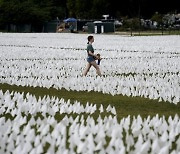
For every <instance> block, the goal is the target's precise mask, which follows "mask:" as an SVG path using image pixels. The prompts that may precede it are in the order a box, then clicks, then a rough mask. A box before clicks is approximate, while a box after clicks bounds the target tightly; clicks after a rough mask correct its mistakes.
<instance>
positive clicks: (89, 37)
mask: <svg viewBox="0 0 180 154" xmlns="http://www.w3.org/2000/svg"><path fill="white" fill-rule="evenodd" d="M92 38H93V36H92V35H89V36H88V38H87V39H88V43H87V44H89V41H90V40H91V39H92Z"/></svg>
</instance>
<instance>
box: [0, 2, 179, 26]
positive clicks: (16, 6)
mask: <svg viewBox="0 0 180 154" xmlns="http://www.w3.org/2000/svg"><path fill="white" fill-rule="evenodd" d="M179 9H180V8H179V5H178V0H171V1H169V0H168V1H163V0H119V1H115V0H0V25H2V24H21V23H26V24H42V23H43V22H45V21H50V20H54V19H56V18H57V17H58V18H59V19H65V18H67V17H75V18H81V19H99V18H102V15H103V14H109V15H110V16H111V17H112V18H117V19H118V18H121V17H122V16H127V17H129V18H133V17H141V18H150V17H151V16H152V15H153V14H154V13H155V12H159V13H167V12H170V11H180V10H179Z"/></svg>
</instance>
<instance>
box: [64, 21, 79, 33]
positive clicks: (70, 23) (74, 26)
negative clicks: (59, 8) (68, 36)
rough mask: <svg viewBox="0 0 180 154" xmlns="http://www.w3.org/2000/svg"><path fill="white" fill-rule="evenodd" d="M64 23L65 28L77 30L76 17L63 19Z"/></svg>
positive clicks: (72, 31) (71, 30)
mask: <svg viewBox="0 0 180 154" xmlns="http://www.w3.org/2000/svg"><path fill="white" fill-rule="evenodd" d="M63 21H64V23H65V24H66V26H65V28H66V27H67V28H69V31H70V32H71V33H74V32H77V19H75V18H67V19H65V20H63Z"/></svg>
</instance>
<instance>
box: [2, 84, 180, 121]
mask: <svg viewBox="0 0 180 154" xmlns="http://www.w3.org/2000/svg"><path fill="white" fill-rule="evenodd" d="M0 89H1V90H2V91H3V92H5V91H7V90H9V91H10V92H11V91H17V92H24V93H25V94H26V93H28V92H29V93H30V94H33V95H35V96H36V97H37V98H38V97H43V96H45V95H49V96H55V97H59V98H64V99H65V100H66V101H67V100H68V99H70V100H71V102H74V101H75V100H77V101H79V102H81V103H82V104H86V103H87V102H89V103H95V104H97V105H98V106H100V104H103V106H104V107H107V106H108V105H109V104H111V105H113V106H115V108H116V111H117V117H118V119H121V118H123V117H127V116H128V115H131V116H137V115H141V116H142V117H143V118H146V117H147V116H149V115H150V116H151V117H152V116H155V115H156V114H159V115H160V116H161V115H164V116H165V117H166V118H168V117H169V116H170V115H171V116H174V115H175V114H178V115H180V103H178V105H175V104H172V103H169V102H158V100H150V99H147V98H142V97H128V96H122V95H115V96H112V95H110V94H103V93H99V92H93V91H92V92H87V91H80V92H78V91H67V90H65V89H61V90H56V89H54V88H50V89H47V88H40V87H36V88H34V87H22V86H16V85H9V84H2V83H0ZM101 115H103V114H101ZM104 115H106V114H104ZM56 116H58V115H56ZM97 116H98V115H97Z"/></svg>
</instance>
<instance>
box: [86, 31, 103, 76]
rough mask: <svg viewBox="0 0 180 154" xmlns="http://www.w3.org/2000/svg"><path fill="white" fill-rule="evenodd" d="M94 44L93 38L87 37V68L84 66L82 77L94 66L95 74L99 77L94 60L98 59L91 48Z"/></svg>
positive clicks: (98, 70)
mask: <svg viewBox="0 0 180 154" xmlns="http://www.w3.org/2000/svg"><path fill="white" fill-rule="evenodd" d="M93 42H94V37H93V36H92V35H90V36H88V43H87V44H88V45H87V54H88V56H87V62H88V63H87V66H86V69H85V71H84V73H83V75H84V76H86V75H87V73H88V72H89V70H90V68H91V66H94V68H95V69H96V73H97V74H98V75H99V76H101V71H100V69H99V66H98V65H97V63H96V61H95V60H96V59H98V58H99V57H98V56H97V55H95V54H94V48H93V46H92V44H93Z"/></svg>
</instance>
